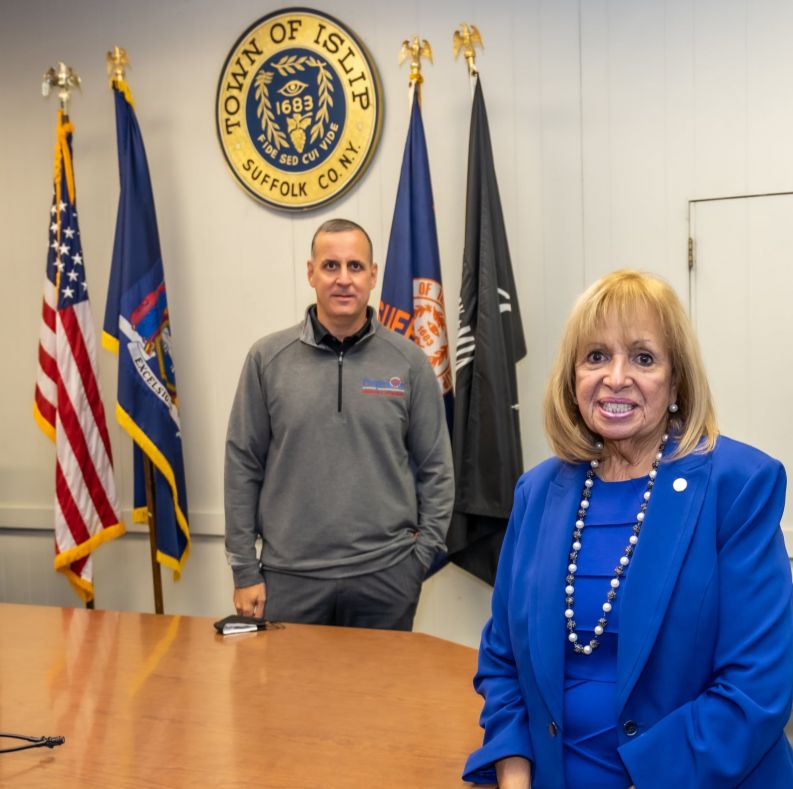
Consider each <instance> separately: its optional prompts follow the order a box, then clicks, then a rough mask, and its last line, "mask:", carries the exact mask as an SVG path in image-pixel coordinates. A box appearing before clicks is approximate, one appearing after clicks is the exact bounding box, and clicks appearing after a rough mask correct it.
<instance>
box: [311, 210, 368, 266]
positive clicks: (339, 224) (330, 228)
mask: <svg viewBox="0 0 793 789" xmlns="http://www.w3.org/2000/svg"><path fill="white" fill-rule="evenodd" d="M351 230H358V231H359V232H361V233H363V235H364V238H365V239H366V243H367V244H368V245H369V262H370V263H371V262H372V261H373V260H374V247H373V246H372V239H371V238H369V234H368V233H367V232H366V231H365V230H364V229H363V228H362V227H361V226H360V225H359V224H358V223H357V222H353V221H352V220H351V219H328V220H327V221H325V222H323V223H322V224H321V225H320V226H319V227H318V228H317V229H316V231H315V232H314V235H313V236H312V238H311V257H312V258H313V257H314V253H315V246H316V243H317V236H318V235H319V234H320V233H349V232H350V231H351Z"/></svg>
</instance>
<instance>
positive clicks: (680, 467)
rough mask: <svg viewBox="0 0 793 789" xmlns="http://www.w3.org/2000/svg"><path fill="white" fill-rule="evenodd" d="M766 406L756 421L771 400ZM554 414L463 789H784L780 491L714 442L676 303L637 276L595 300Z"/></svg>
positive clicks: (508, 574)
mask: <svg viewBox="0 0 793 789" xmlns="http://www.w3.org/2000/svg"><path fill="white" fill-rule="evenodd" d="M741 369H743V368H741V367H738V368H737V371H740V370H741ZM758 384H759V386H758V392H757V406H758V407H762V388H763V387H764V386H769V385H772V381H770V380H769V379H764V380H762V381H758ZM545 409H546V431H547V434H548V438H549V440H550V443H551V446H552V447H553V449H554V451H555V452H556V455H557V457H555V458H552V459H550V460H547V461H545V462H544V463H541V464H540V465H539V466H537V467H536V468H534V469H532V470H531V471H529V472H528V473H526V474H524V475H523V476H522V477H521V479H520V480H519V482H518V485H517V488H516V491H515V503H514V508H513V512H512V517H511V519H510V524H509V528H508V530H507V535H506V537H505V540H504V546H503V548H502V552H501V559H500V562H499V570H498V577H497V580H496V585H495V588H494V591H493V615H492V619H491V620H490V621H489V622H488V624H487V625H486V627H485V629H484V632H483V634H482V644H481V649H480V653H479V670H478V672H477V676H476V679H475V686H476V688H477V690H478V691H479V692H480V693H481V694H482V695H483V696H484V699H485V704H484V710H483V712H482V718H481V722H482V725H483V727H484V729H485V736H484V744H483V746H482V748H480V749H479V750H477V751H476V752H474V753H473V754H472V755H471V756H470V757H469V759H468V763H467V765H466V769H465V774H464V778H465V779H466V780H469V781H473V782H476V783H493V782H495V781H496V780H498V784H499V786H500V787H502V789H508V788H510V787H530V786H531V787H534V789H551V788H557V787H558V789H564V788H565V787H566V788H567V789H579V788H581V789H612V787H613V788H614V789H626V787H629V786H630V787H636V789H656V788H657V789H661V788H662V787H663V789H669V787H673V789H728V787H742V789H755V788H756V789H772V788H776V787H779V789H782V787H793V753H792V752H791V748H790V745H789V744H788V742H787V740H786V738H785V735H784V726H785V723H786V721H787V719H788V716H789V714H790V706H791V697H792V695H793V602H792V593H791V590H792V587H791V577H790V563H789V560H788V557H787V552H786V550H785V546H784V542H783V539H782V534H781V530H780V528H779V523H780V518H781V516H782V510H783V506H784V500H785V472H784V469H783V468H782V466H781V464H780V463H778V462H777V461H775V460H772V459H771V458H770V457H768V456H767V455H764V454H763V453H762V452H760V451H758V450H756V449H753V448H752V447H749V446H747V445H745V444H740V443H738V442H736V441H733V440H731V439H729V438H726V437H723V436H720V435H718V432H717V428H716V419H715V415H714V410H713V406H712V402H711V396H710V390H709V387H708V383H707V379H706V377H705V372H704V367H703V364H702V361H701V358H700V354H699V351H698V348H697V343H696V340H695V337H694V334H693V330H692V328H691V326H690V324H689V322H688V319H687V318H686V315H685V312H684V310H683V308H682V306H681V304H680V301H679V300H678V298H677V297H676V295H675V294H674V292H673V291H672V289H671V288H670V287H669V286H668V285H667V284H665V283H664V282H662V281H660V280H658V279H657V278H655V277H652V276H649V275H646V274H642V273H639V272H635V271H619V272H615V273H613V274H610V275H608V276H606V277H604V278H603V279H601V280H600V281H598V282H596V283H595V284H594V285H593V286H592V287H591V288H589V290H587V291H586V292H585V293H584V294H583V296H582V297H581V298H580V299H579V301H578V302H577V304H576V306H575V308H574V309H573V312H572V315H571V316H570V318H569V320H568V323H567V326H566V329H565V333H564V337H563V340H562V346H561V350H560V353H559V356H558V359H557V361H556V365H555V368H554V371H553V373H552V376H551V380H550V382H549V385H548V391H547V393H546V402H545ZM786 429H789V427H788V428H786Z"/></svg>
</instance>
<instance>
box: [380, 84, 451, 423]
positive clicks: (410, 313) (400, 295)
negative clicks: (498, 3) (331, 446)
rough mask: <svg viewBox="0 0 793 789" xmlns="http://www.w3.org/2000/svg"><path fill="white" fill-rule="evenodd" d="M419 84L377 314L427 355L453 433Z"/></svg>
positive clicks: (412, 111)
mask: <svg viewBox="0 0 793 789" xmlns="http://www.w3.org/2000/svg"><path fill="white" fill-rule="evenodd" d="M418 88H419V86H418V85H417V86H416V89H415V90H414V92H413V103H412V108H411V111H410V127H409V129H408V136H407V141H406V143H405V154H404V156H403V158H402V171H401V173H400V175H399V188H398V190H397V198H396V205H395V206H394V220H393V222H392V223H391V237H390V239H389V241H388V255H387V257H386V264H385V272H384V273H383V290H382V294H381V296H380V311H379V316H378V317H379V320H380V323H382V324H383V325H384V326H385V327H386V328H388V329H391V330H393V331H397V332H399V333H400V334H403V335H405V337H408V338H410V339H412V340H413V341H414V342H415V343H416V344H417V345H418V346H419V347H420V348H421V349H422V350H423V351H424V353H425V354H426V356H427V359H428V360H429V362H430V364H431V365H432V369H433V370H434V371H435V376H436V378H437V379H438V385H439V386H440V389H441V392H442V393H443V399H444V403H445V406H446V420H447V423H448V424H449V429H450V431H451V426H452V425H453V418H454V400H453V393H452V366H451V359H450V355H449V338H448V335H447V332H446V307H445V305H444V300H443V283H442V281H441V260H440V254H439V252H438V232H437V229H436V227H435V204H434V201H433V199H432V183H431V181H430V165H429V159H428V158H427V142H426V139H425V137H424V124H423V122H422V120H421V106H420V104H419V89H418Z"/></svg>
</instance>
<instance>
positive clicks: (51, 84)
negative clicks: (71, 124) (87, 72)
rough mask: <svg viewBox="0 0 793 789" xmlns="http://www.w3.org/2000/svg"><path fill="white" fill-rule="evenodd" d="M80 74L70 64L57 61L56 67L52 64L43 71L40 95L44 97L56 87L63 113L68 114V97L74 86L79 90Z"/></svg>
mask: <svg viewBox="0 0 793 789" xmlns="http://www.w3.org/2000/svg"><path fill="white" fill-rule="evenodd" d="M80 83H81V80H80V75H79V74H78V73H77V72H76V71H75V70H74V69H73V68H71V67H70V66H67V65H66V64H65V63H63V62H59V63H58V66H57V68H55V67H54V66H53V67H52V68H49V69H48V70H47V71H45V72H44V76H43V77H42V81H41V95H42V96H44V97H45V98H46V97H47V96H49V95H50V91H51V90H52V89H53V88H57V89H58V99H59V100H60V102H61V109H62V110H63V114H64V115H66V116H68V115H69V99H70V98H71V93H72V90H74V88H77V89H78V90H80Z"/></svg>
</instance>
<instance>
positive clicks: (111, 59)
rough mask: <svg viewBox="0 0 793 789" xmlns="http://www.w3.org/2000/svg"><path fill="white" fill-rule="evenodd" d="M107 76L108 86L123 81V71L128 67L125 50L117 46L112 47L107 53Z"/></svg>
mask: <svg viewBox="0 0 793 789" xmlns="http://www.w3.org/2000/svg"><path fill="white" fill-rule="evenodd" d="M106 60H107V76H108V77H109V78H110V86H111V87H113V83H114V82H116V81H119V82H123V81H124V71H125V69H126V67H127V66H128V65H129V57H127V50H126V49H122V48H121V47H119V46H115V47H113V49H111V50H110V52H108V53H107V58H106Z"/></svg>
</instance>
